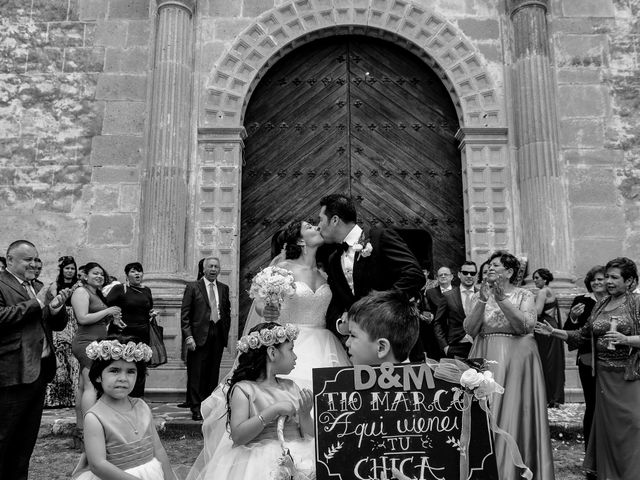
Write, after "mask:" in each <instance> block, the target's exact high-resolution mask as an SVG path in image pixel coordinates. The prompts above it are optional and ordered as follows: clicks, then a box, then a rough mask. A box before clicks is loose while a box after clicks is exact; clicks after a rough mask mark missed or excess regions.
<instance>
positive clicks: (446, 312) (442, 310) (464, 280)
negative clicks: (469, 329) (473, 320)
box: [433, 261, 478, 358]
mask: <svg viewBox="0 0 640 480" xmlns="http://www.w3.org/2000/svg"><path fill="white" fill-rule="evenodd" d="M477 275H478V267H477V266H476V264H475V263H474V262H472V261H466V262H464V263H463V264H462V266H461V267H460V271H459V272H458V278H459V279H460V287H454V288H452V289H450V290H449V291H447V292H444V294H443V299H442V301H441V302H440V303H439V305H438V308H437V310H436V314H435V318H434V320H433V329H434V331H435V335H436V338H437V340H438V344H439V345H440V348H441V349H442V351H443V352H444V354H445V356H447V357H449V358H467V357H468V356H469V351H470V350H471V345H472V342H473V340H472V339H471V338H470V337H469V336H468V335H467V334H466V332H465V331H464V327H463V323H464V319H465V317H466V316H467V315H468V314H469V313H470V312H471V297H472V295H473V293H474V289H473V286H474V285H475V283H476V276H477Z"/></svg>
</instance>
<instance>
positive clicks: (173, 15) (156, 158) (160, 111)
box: [140, 0, 195, 284]
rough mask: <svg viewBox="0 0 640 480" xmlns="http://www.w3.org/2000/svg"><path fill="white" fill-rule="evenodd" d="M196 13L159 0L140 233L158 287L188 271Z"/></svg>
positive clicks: (177, 1)
mask: <svg viewBox="0 0 640 480" xmlns="http://www.w3.org/2000/svg"><path fill="white" fill-rule="evenodd" d="M194 9H195V0H157V25H156V35H155V57H154V63H153V76H152V86H151V92H152V93H151V104H150V106H151V108H150V121H149V144H148V156H147V164H146V171H145V175H144V179H143V200H142V220H141V229H140V245H141V257H142V261H143V265H144V268H145V273H146V272H149V273H147V274H146V277H147V278H148V279H149V280H150V281H151V283H156V284H157V283H158V282H160V283H163V281H167V280H168V281H169V283H173V279H174V277H176V274H178V273H180V272H183V271H184V270H185V237H186V221H187V211H188V209H187V203H188V202H187V199H188V193H187V172H188V162H189V144H190V140H191V137H192V135H191V128H190V118H191V103H192V102H191V99H192V83H193V53H192V52H193V45H192V35H193V32H192V31H193V12H194ZM175 279H177V278H175Z"/></svg>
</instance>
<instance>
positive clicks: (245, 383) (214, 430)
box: [187, 323, 315, 480]
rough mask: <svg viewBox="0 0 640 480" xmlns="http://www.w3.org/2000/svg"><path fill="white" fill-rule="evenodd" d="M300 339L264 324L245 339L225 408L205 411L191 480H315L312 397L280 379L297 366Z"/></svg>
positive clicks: (290, 329) (288, 328)
mask: <svg viewBox="0 0 640 480" xmlns="http://www.w3.org/2000/svg"><path fill="white" fill-rule="evenodd" d="M297 336H298V327H297V326H295V325H292V324H286V325H284V326H282V325H280V324H278V323H261V324H258V325H256V326H255V327H254V328H252V329H251V330H250V332H249V334H248V335H245V336H243V337H242V338H241V339H240V341H239V342H238V350H239V352H240V354H239V356H238V360H237V366H236V369H235V370H234V372H233V374H232V376H231V377H230V378H229V379H228V380H227V388H226V405H224V406H222V408H220V405H218V407H217V408H214V410H213V411H211V412H203V413H204V414H205V416H206V418H205V425H204V428H203V432H204V438H205V448H204V450H203V453H202V454H201V455H200V457H199V458H198V460H196V463H195V464H194V467H193V468H192V470H191V472H190V473H189V476H188V477H187V478H188V479H189V480H191V479H193V480H195V479H198V480H220V479H225V480H255V479H269V480H281V479H282V480H284V479H286V480H289V479H294V480H307V479H314V478H315V459H314V458H315V457H314V442H313V422H312V420H311V415H310V412H311V409H312V406H313V394H312V392H311V391H310V390H308V389H304V390H300V388H299V387H298V386H297V385H296V384H295V383H294V382H293V381H291V380H289V379H286V378H281V377H280V375H286V374H288V373H289V372H291V370H292V369H293V368H294V366H295V363H296V354H295V353H294V352H293V347H294V345H293V343H294V340H295V339H296V337H297ZM220 403H223V402H220ZM225 410H226V411H225ZM216 424H217V426H216ZM225 427H226V428H225ZM285 448H286V450H285ZM285 451H286V452H288V454H285V453H284V452H285Z"/></svg>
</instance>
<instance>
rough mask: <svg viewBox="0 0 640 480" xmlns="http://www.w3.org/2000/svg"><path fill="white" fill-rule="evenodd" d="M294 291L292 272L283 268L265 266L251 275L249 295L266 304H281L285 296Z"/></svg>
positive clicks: (290, 294)
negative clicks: (254, 274)
mask: <svg viewBox="0 0 640 480" xmlns="http://www.w3.org/2000/svg"><path fill="white" fill-rule="evenodd" d="M295 292H296V284H295V282H294V279H293V273H291V272H290V271H289V270H287V269H285V268H280V267H276V266H272V267H267V268H265V269H263V270H261V271H260V272H258V274H257V275H256V276H255V277H253V280H252V282H251V289H250V290H249V296H250V297H251V298H253V299H254V300H255V299H259V300H262V301H264V302H265V304H266V305H274V306H275V305H278V307H281V306H282V302H283V301H284V299H285V297H291V296H292V295H293V294H294V293H295Z"/></svg>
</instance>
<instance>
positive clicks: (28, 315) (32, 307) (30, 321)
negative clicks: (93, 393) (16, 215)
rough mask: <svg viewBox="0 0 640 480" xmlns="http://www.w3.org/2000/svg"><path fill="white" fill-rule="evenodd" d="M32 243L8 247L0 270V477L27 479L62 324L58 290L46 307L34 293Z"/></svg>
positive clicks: (62, 298)
mask: <svg viewBox="0 0 640 480" xmlns="http://www.w3.org/2000/svg"><path fill="white" fill-rule="evenodd" d="M37 256H38V252H37V250H36V247H35V246H34V245H33V243H31V242H28V241H26V240H18V241H16V242H13V243H12V244H11V245H9V248H8V249H7V257H6V258H7V269H6V270H5V271H3V272H0V478H3V479H4V478H6V479H12V480H22V479H26V478H27V475H28V470H29V460H30V459H31V453H32V452H33V447H34V446H35V443H36V439H37V437H38V429H39V428H40V420H41V418H42V408H43V406H44V396H45V391H46V387H47V383H48V382H50V381H51V380H53V377H54V375H55V372H56V357H55V351H54V347H53V336H52V333H51V331H52V330H62V329H63V328H64V327H65V325H66V323H67V316H66V310H65V308H64V304H65V302H66V301H67V298H69V295H70V294H71V291H70V290H69V289H65V290H62V291H60V292H59V293H58V295H57V296H56V297H55V298H54V299H53V300H51V303H49V304H48V305H47V301H46V294H47V289H46V288H41V289H40V290H38V291H36V290H34V286H33V283H32V282H33V280H34V279H35V269H36V261H35V260H36V257H37Z"/></svg>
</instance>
